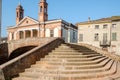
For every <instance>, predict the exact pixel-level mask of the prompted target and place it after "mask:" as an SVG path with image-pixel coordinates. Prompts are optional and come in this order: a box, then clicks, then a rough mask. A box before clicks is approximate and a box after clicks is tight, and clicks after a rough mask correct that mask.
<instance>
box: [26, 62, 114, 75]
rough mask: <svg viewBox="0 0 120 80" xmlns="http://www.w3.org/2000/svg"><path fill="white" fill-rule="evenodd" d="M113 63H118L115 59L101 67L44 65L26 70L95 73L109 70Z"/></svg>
mask: <svg viewBox="0 0 120 80" xmlns="http://www.w3.org/2000/svg"><path fill="white" fill-rule="evenodd" d="M113 65H116V63H115V62H114V61H110V62H109V63H108V64H106V66H104V67H100V68H93V69H91V68H89V69H79V68H78V67H74V66H73V67H63V66H61V67H60V66H59V67H50V66H48V67H44V66H42V67H41V68H40V67H39V68H29V69H26V70H25V71H26V72H44V71H45V72H50V73H55V74H56V73H57V72H58V71H60V73H63V74H71V73H76V74H81V73H91V72H92V73H93V72H101V71H107V70H110V69H111V67H112V66H113Z"/></svg>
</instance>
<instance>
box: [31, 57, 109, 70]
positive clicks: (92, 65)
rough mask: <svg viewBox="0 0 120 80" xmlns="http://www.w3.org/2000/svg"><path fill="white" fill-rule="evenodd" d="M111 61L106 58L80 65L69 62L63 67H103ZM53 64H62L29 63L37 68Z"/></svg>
mask: <svg viewBox="0 0 120 80" xmlns="http://www.w3.org/2000/svg"><path fill="white" fill-rule="evenodd" d="M110 61H111V59H106V60H104V61H102V62H100V63H99V64H84V65H81V64H77V65H75V64H74V65H72V64H69V65H64V67H72V66H74V67H77V68H78V69H90V68H101V67H104V66H105V65H106V64H107V63H109V62H110ZM42 65H43V66H54V67H58V66H62V65H61V64H56V65H53V64H46V63H39V64H35V65H31V67H32V68H34V67H35V68H39V67H41V66H42Z"/></svg>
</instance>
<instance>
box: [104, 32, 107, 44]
mask: <svg viewBox="0 0 120 80" xmlns="http://www.w3.org/2000/svg"><path fill="white" fill-rule="evenodd" d="M103 42H107V33H103Z"/></svg>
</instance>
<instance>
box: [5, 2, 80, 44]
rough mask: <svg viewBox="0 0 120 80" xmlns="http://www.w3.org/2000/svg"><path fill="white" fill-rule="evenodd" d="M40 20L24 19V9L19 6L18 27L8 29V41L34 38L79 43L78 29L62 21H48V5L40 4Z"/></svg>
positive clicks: (17, 9)
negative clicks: (56, 38) (57, 39)
mask: <svg viewBox="0 0 120 80" xmlns="http://www.w3.org/2000/svg"><path fill="white" fill-rule="evenodd" d="M39 9H40V10H39V13H38V17H39V20H36V19H33V18H31V17H29V16H25V17H24V9H23V7H22V6H21V5H20V4H19V5H18V6H17V8H16V25H15V26H11V27H9V28H8V29H7V31H8V41H11V40H19V39H26V38H33V37H41V38H42V37H61V38H63V39H64V40H65V42H72V43H73V42H77V32H78V31H77V27H76V26H75V25H73V24H71V23H68V22H66V21H65V20H62V19H54V20H48V3H47V2H46V0H41V1H40V3H39Z"/></svg>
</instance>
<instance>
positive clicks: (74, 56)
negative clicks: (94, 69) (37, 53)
mask: <svg viewBox="0 0 120 80" xmlns="http://www.w3.org/2000/svg"><path fill="white" fill-rule="evenodd" d="M93 56H100V55H99V54H91V55H46V56H45V58H86V57H93Z"/></svg>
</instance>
